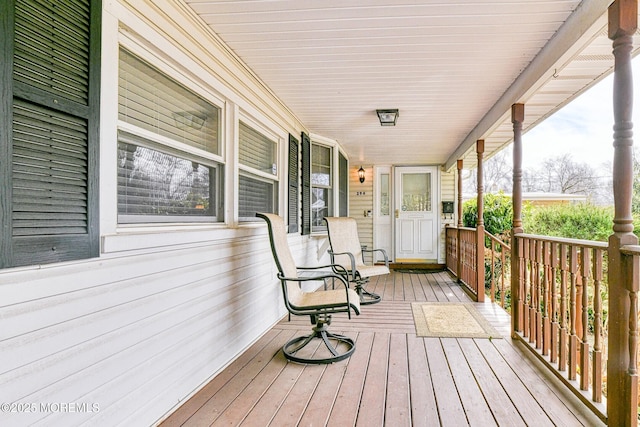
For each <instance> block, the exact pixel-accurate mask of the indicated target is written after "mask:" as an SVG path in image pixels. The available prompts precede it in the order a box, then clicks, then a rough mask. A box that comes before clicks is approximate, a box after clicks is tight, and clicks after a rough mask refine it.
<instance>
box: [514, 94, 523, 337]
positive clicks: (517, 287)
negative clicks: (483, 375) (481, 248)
mask: <svg viewBox="0 0 640 427" xmlns="http://www.w3.org/2000/svg"><path fill="white" fill-rule="evenodd" d="M522 122H524V104H513V105H512V106H511V123H513V193H512V203H513V228H512V229H511V335H512V336H515V333H516V332H521V331H522V325H523V321H524V318H523V316H524V304H523V301H522V299H521V298H522V295H523V293H524V292H523V286H522V278H523V276H522V271H521V265H522V263H521V262H520V253H521V251H522V248H521V247H520V246H519V244H518V240H517V239H516V237H515V236H516V234H518V233H522V232H523V228H522Z"/></svg>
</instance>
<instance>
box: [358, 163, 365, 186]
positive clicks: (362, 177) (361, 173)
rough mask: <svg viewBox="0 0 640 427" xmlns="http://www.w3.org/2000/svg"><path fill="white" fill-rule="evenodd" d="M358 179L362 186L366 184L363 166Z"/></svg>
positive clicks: (359, 170)
mask: <svg viewBox="0 0 640 427" xmlns="http://www.w3.org/2000/svg"><path fill="white" fill-rule="evenodd" d="M358 178H360V184H362V183H363V182H364V169H362V166H360V169H358Z"/></svg>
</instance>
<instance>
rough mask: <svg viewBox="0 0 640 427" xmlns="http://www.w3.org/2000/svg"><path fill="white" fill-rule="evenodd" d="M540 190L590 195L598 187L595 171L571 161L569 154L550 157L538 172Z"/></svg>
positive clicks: (585, 165) (583, 164) (586, 165)
mask: <svg viewBox="0 0 640 427" xmlns="http://www.w3.org/2000/svg"><path fill="white" fill-rule="evenodd" d="M538 173H539V176H540V180H539V182H540V184H541V185H542V188H541V190H542V191H546V192H549V193H562V194H591V193H592V192H593V191H594V189H595V188H598V187H599V182H598V179H597V178H598V175H597V173H596V171H595V169H594V168H593V167H591V166H589V165H588V164H586V163H578V162H574V161H573V160H571V156H570V155H569V154H563V155H562V156H557V157H552V158H549V159H547V160H545V161H544V162H543V163H542V168H541V169H539V170H538Z"/></svg>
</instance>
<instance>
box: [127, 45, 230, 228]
mask: <svg viewBox="0 0 640 427" xmlns="http://www.w3.org/2000/svg"><path fill="white" fill-rule="evenodd" d="M119 69H120V70H119V89H118V118H119V121H120V122H119V123H120V129H119V131H118V222H120V223H137V222H203V221H206V222H214V221H221V220H222V214H221V209H222V194H221V193H222V185H221V181H222V176H223V175H222V173H223V167H222V164H221V162H220V146H221V144H220V134H221V131H220V114H221V113H220V108H218V107H217V106H215V105H214V104H213V103H211V102H209V101H208V100H206V99H204V98H203V97H201V96H199V95H197V94H195V93H194V92H192V91H190V90H189V89H187V88H185V87H184V86H182V85H180V84H179V83H177V82H176V81H174V80H173V79H171V78H170V77H168V76H166V75H165V74H164V73H162V72H160V71H159V70H157V69H156V68H154V67H152V66H151V65H149V64H147V63H146V62H144V61H142V60H141V59H138V58H137V57H136V56H134V55H133V54H131V53H130V52H128V51H127V50H125V49H120V64H119Z"/></svg>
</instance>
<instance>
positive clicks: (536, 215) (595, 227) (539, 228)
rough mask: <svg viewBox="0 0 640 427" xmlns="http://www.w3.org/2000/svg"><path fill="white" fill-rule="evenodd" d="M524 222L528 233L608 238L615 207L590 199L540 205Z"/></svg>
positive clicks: (596, 238)
mask: <svg viewBox="0 0 640 427" xmlns="http://www.w3.org/2000/svg"><path fill="white" fill-rule="evenodd" d="M523 225H524V231H525V232H526V233H529V234H538V235H542V236H556V237H565V238H570V239H583V240H597V241H607V240H608V238H609V236H610V235H611V234H612V233H613V211H612V209H611V208H607V207H601V206H595V205H592V204H589V203H581V204H577V205H556V206H547V207H540V208H536V209H533V210H532V212H531V213H530V215H528V216H527V217H525V218H524V224H523Z"/></svg>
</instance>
